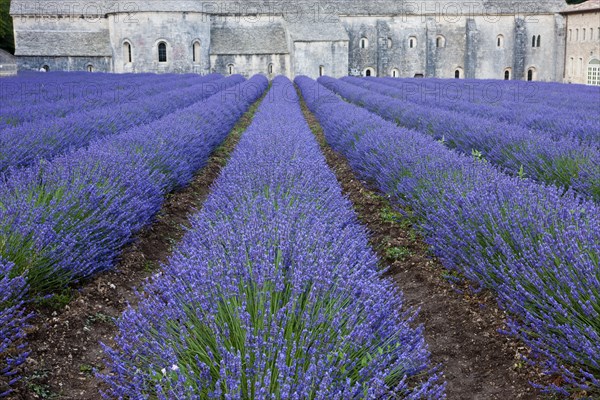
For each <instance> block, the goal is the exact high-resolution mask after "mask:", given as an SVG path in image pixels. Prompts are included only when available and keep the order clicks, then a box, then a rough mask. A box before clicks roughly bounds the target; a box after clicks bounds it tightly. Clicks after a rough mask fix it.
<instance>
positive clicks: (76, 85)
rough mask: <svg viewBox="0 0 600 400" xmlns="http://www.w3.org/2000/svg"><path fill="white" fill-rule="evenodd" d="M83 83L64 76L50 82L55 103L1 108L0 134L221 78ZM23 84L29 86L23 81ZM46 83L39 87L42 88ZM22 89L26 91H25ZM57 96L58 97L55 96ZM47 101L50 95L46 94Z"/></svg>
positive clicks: (100, 78)
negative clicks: (16, 128) (53, 86)
mask: <svg viewBox="0 0 600 400" xmlns="http://www.w3.org/2000/svg"><path fill="white" fill-rule="evenodd" d="M86 78H87V79H86V80H85V81H80V82H72V79H73V77H71V76H68V75H66V76H64V81H62V82H61V81H55V82H53V84H54V85H56V86H57V87H56V90H62V91H64V92H66V93H65V94H61V96H60V97H59V98H58V99H57V100H55V101H51V102H50V101H48V102H42V103H40V102H34V101H32V102H31V103H25V104H23V103H21V102H19V103H17V104H15V105H13V106H10V107H7V106H4V107H2V109H1V111H0V131H2V130H4V129H6V128H9V127H14V126H18V125H21V124H23V123H25V122H34V121H43V122H45V123H47V124H51V123H52V122H51V121H50V119H52V118H58V119H61V118H64V117H66V116H69V115H70V114H71V113H80V112H83V111H92V110H94V109H97V108H100V107H106V106H111V107H112V108H113V109H114V108H117V106H118V105H122V104H123V103H128V102H137V101H140V99H143V98H146V97H149V96H154V95H162V96H167V95H168V94H169V92H172V93H171V94H173V93H176V91H179V90H181V89H184V88H186V87H189V86H193V85H197V84H199V83H208V82H211V81H215V80H217V79H220V78H222V76H221V75H218V74H213V75H209V76H206V77H201V78H200V77H198V75H181V76H177V77H170V78H166V79H165V77H160V76H157V75H150V76H146V77H143V78H139V77H138V78H133V79H131V78H129V77H128V80H124V78H122V79H123V80H116V79H115V78H113V77H108V76H106V75H104V74H101V75H97V74H88V75H87V76H86ZM24 83H26V84H27V85H30V86H31V85H33V83H32V82H30V81H28V80H26V81H25V82H24ZM47 84H48V83H43V84H40V87H45V86H46V85H47ZM40 87H38V88H35V90H34V89H33V88H32V89H29V90H31V91H32V93H31V96H32V97H33V98H34V99H35V97H36V96H40V95H39V94H37V93H36V92H38V91H39V90H40ZM24 90H26V91H27V90H28V89H27V88H25V89H24ZM57 97H58V96H57ZM48 98H49V99H50V98H51V97H50V95H48Z"/></svg>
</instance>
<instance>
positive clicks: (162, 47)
mask: <svg viewBox="0 0 600 400" xmlns="http://www.w3.org/2000/svg"><path fill="white" fill-rule="evenodd" d="M158 62H167V44H166V43H165V42H160V43H159V44H158Z"/></svg>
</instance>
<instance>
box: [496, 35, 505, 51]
mask: <svg viewBox="0 0 600 400" xmlns="http://www.w3.org/2000/svg"><path fill="white" fill-rule="evenodd" d="M496 47H499V48H503V47H504V35H498V36H497V37H496Z"/></svg>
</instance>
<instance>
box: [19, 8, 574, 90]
mask: <svg viewBox="0 0 600 400" xmlns="http://www.w3.org/2000/svg"><path fill="white" fill-rule="evenodd" d="M562 9H563V1H562V0H547V1H544V2H539V1H536V2H531V3H528V2H522V1H520V2H517V1H514V2H511V1H501V0H496V1H486V0H484V1H478V2H477V1H475V2H467V1H465V2H450V1H432V0H427V1H416V2H408V1H387V0H385V1H372V0H370V1H357V0H334V1H328V2H323V3H319V2H315V3H291V2H266V1H260V2H253V3H248V2H235V1H216V2H202V1H190V0H188V1H173V0H146V1H141V2H131V1H120V0H114V1H102V2H91V1H89V0H81V1H77V2H75V1H66V0H59V1H52V2H48V1H42V0H32V1H26V0H13V2H12V5H11V15H12V16H13V20H14V28H15V40H16V55H17V60H18V67H19V69H21V70H24V69H40V68H41V67H47V68H48V69H49V70H92V71H107V72H117V73H125V72H158V73H163V72H174V73H199V74H207V73H210V72H219V73H222V74H229V73H241V74H243V75H246V76H249V75H252V74H256V73H261V74H265V75H268V76H274V75H277V74H284V75H287V76H289V77H293V76H296V75H308V76H311V77H317V76H319V75H320V74H327V75H330V76H335V77H340V76H344V75H349V74H350V75H359V74H367V73H368V74H371V75H377V76H401V77H413V76H426V77H439V78H453V77H460V78H463V77H466V78H482V79H494V78H495V79H504V78H505V77H507V76H509V77H510V79H527V77H528V74H529V76H531V77H535V79H536V80H543V81H560V80H562V77H563V73H564V61H563V60H564V23H563V17H562V15H561V14H559V13H560V11H561V10H562ZM534 35H535V36H537V35H539V36H540V37H541V38H542V40H541V43H542V44H541V46H539V47H533V46H532V43H531V38H532V37H533V36H534ZM161 49H162V50H161ZM161 52H162V53H161ZM161 57H162V58H161Z"/></svg>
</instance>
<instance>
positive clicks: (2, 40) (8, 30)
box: [0, 0, 15, 53]
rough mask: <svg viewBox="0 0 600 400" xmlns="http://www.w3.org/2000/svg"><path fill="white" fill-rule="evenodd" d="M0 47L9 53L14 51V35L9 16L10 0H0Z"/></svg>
mask: <svg viewBox="0 0 600 400" xmlns="http://www.w3.org/2000/svg"><path fill="white" fill-rule="evenodd" d="M0 49H4V50H6V51H8V52H9V53H14V52H15V37H14V32H13V23H12V17H11V16H10V0H0Z"/></svg>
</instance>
